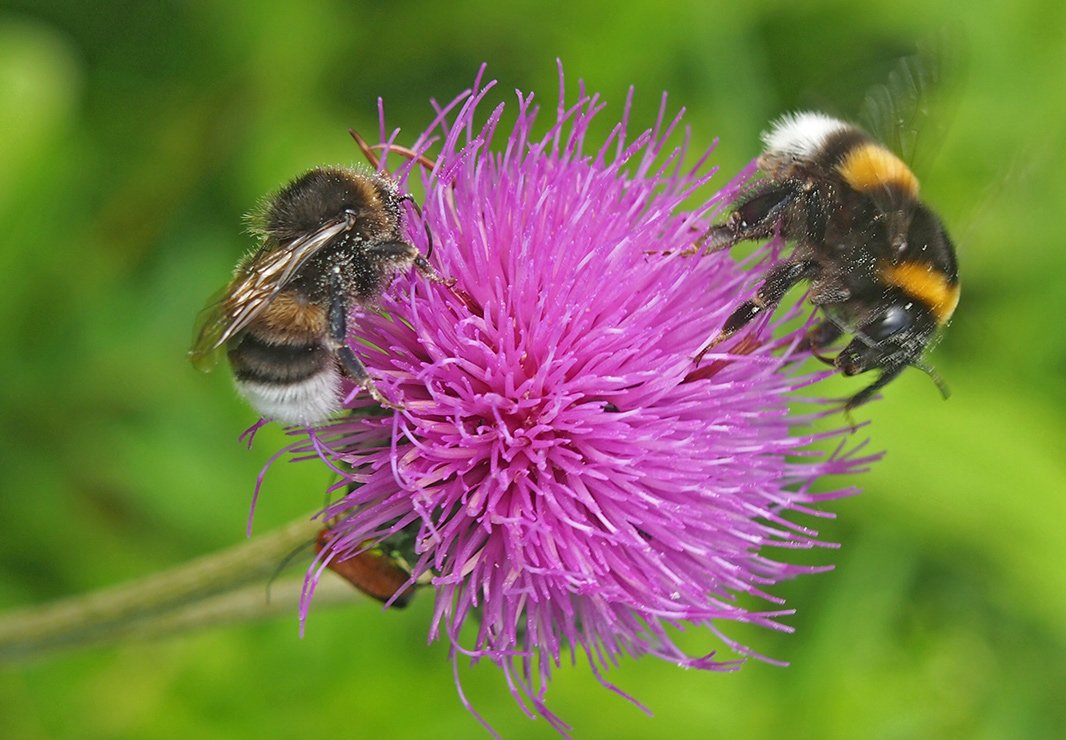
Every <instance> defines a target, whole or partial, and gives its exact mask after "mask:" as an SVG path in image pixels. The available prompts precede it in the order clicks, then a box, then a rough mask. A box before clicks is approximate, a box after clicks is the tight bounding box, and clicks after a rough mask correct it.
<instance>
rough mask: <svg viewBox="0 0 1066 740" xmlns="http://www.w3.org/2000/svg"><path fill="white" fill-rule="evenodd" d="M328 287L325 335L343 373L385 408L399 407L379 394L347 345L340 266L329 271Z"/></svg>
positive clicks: (345, 304) (359, 361)
mask: <svg viewBox="0 0 1066 740" xmlns="http://www.w3.org/2000/svg"><path fill="white" fill-rule="evenodd" d="M329 287H330V294H329V335H328V336H327V341H328V342H329V348H330V349H332V350H333V351H334V352H335V353H336V354H337V359H338V360H340V363H341V368H342V369H343V370H344V372H345V374H346V375H347V376H348V377H349V378H351V379H352V380H354V381H355V382H356V383H357V384H358V385H359V386H360V387H362V389H363V390H365V391H366V392H367V393H369V394H370V397H371V398H373V399H374V400H375V401H377V402H378V403H379V404H381V405H382V406H384V407H385V408H390V409H399V408H401V407H400V406H397V405H396V404H394V403H392V402H391V401H389V400H388V399H387V398H385V396H383V395H381V391H379V390H378V387H377V385H375V384H374V379H373V378H372V377H370V373H369V372H367V369H366V365H364V364H363V362H362V360H360V359H359V358H358V357H356V355H355V353H354V352H352V348H351V347H349V346H348V302H347V301H346V300H345V296H344V285H343V282H342V280H341V274H340V268H338V267H334V268H333V271H332V272H331V273H330V283H329Z"/></svg>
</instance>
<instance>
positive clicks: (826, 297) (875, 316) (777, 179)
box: [701, 113, 959, 409]
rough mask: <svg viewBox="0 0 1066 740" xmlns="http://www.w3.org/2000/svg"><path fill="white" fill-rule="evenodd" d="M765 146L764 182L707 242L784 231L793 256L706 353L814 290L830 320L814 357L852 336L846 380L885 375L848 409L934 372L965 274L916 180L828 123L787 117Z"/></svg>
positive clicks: (883, 151) (876, 148)
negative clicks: (907, 378) (804, 287)
mask: <svg viewBox="0 0 1066 740" xmlns="http://www.w3.org/2000/svg"><path fill="white" fill-rule="evenodd" d="M763 140H764V143H765V150H764V152H763V154H762V155H761V157H760V158H759V162H758V164H759V170H760V173H761V174H762V175H763V178H762V180H760V181H759V183H758V184H757V185H756V186H755V187H754V188H753V189H752V190H751V191H749V192H748V193H746V194H745V195H743V196H742V197H741V198H740V199H739V200H738V202H736V203H735V204H734V205H733V210H732V212H731V213H730V215H729V217H728V220H727V221H726V223H724V224H722V225H720V226H716V227H713V228H712V229H711V230H710V231H709V232H708V234H707V236H705V237H704V243H705V244H707V245H709V248H710V249H711V250H715V249H723V248H729V247H731V246H732V245H734V244H736V243H737V242H739V241H743V240H748V239H764V238H769V237H770V236H772V235H773V234H774V233H780V234H781V236H782V237H783V238H784V239H785V240H786V241H789V242H791V243H792V244H793V248H792V251H791V252H790V253H789V254H788V257H787V259H786V260H785V261H784V262H783V263H782V264H780V265H778V266H776V267H774V268H773V269H771V270H770V271H769V272H768V273H767V274H766V275H765V276H764V278H763V281H762V284H761V285H760V287H759V289H758V291H757V293H756V295H755V297H754V298H752V299H751V300H749V301H746V302H745V303H743V304H742V305H741V306H739V307H738V308H737V309H736V310H735V311H734V312H733V313H732V314H731V315H730V316H729V317H728V318H727V319H726V322H725V324H724V326H723V328H722V331H721V333H720V334H719V336H718V337H717V338H716V339H715V340H713V341H712V342H711V344H710V345H709V346H708V347H707V348H705V349H704V350H703V352H706V351H707V349H709V348H710V347H713V346H715V345H716V344H718V343H720V342H722V341H724V340H725V339H727V338H729V337H730V336H732V335H733V334H734V333H736V332H737V331H738V330H739V329H741V328H742V327H743V326H745V325H746V324H747V323H749V322H750V321H751V320H753V319H754V318H755V317H756V316H757V315H759V314H761V313H763V312H772V311H773V310H774V308H776V306H777V304H778V303H779V302H780V300H781V299H782V297H783V296H784V294H785V293H786V292H787V291H788V289H789V288H791V287H792V286H793V285H795V284H796V283H798V282H801V281H807V282H809V284H810V288H809V294H808V295H809V299H810V301H811V302H812V303H814V304H815V305H817V306H820V307H821V308H822V309H823V312H824V314H825V319H823V321H822V322H821V323H819V324H818V325H816V326H815V327H814V328H813V330H812V331H811V333H810V338H809V340H810V345H811V347H812V348H813V349H814V350H818V349H820V348H822V347H824V346H826V345H828V344H830V343H832V342H833V341H835V340H836V339H837V338H838V337H839V336H840V335H841V334H843V333H844V332H848V333H851V334H853V335H854V338H853V339H852V340H851V342H850V343H849V344H848V345H847V346H846V347H845V348H844V349H843V350H842V351H841V352H840V353H839V354H838V355H837V357H836V358H835V360H834V361H833V362H834V364H835V366H836V367H837V368H838V369H839V370H840V371H841V372H842V373H843V374H845V375H856V374H859V373H863V372H866V371H868V370H879V371H880V373H881V374H880V377H879V378H878V380H877V381H876V382H875V383H873V384H872V385H871V386H869V387H868V388H866V389H864V390H862V391H860V392H859V393H857V394H856V395H855V396H853V397H852V398H851V399H849V400H848V402H847V405H846V407H847V408H849V409H850V408H854V407H856V406H858V405H860V404H862V403H865V402H866V401H867V400H869V399H870V397H871V396H872V395H873V394H874V393H875V392H876V391H877V390H879V389H880V388H882V387H883V386H884V385H885V384H886V383H888V382H889V381H891V380H892V379H893V378H895V377H896V376H897V375H899V373H900V372H902V370H903V369H904V368H906V367H908V366H914V367H919V368H921V369H923V370H927V371H929V372H930V373H931V370H929V368H927V367H925V366H924V365H922V364H921V357H922V354H923V353H924V352H925V350H926V349H927V347H928V346H929V344H930V343H931V342H932V341H933V339H934V338H935V337H936V335H937V333H938V330H939V329H941V328H942V327H943V326H945V325H946V324H947V323H948V321H949V320H950V319H951V316H952V314H953V313H954V311H955V307H956V306H957V304H958V300H959V278H958V265H957V261H956V256H955V248H954V245H953V244H952V242H951V239H950V237H949V236H948V234H947V232H946V230H945V229H944V226H943V224H942V223H941V221H940V219H939V218H938V217H937V216H936V214H935V213H933V211H932V210H930V209H929V207H928V206H926V205H925V204H924V203H923V202H922V201H921V200H920V199H919V197H918V191H919V185H918V179H917V178H916V177H915V175H914V173H913V172H911V170H910V168H909V167H907V165H906V164H904V163H903V161H902V160H900V159H899V158H898V157H897V156H896V155H895V154H893V153H892V152H891V151H889V150H888V149H887V148H886V147H885V146H884V145H882V144H881V143H879V142H878V141H876V140H875V139H873V138H872V137H871V136H870V135H869V134H867V133H866V132H865V131H863V130H862V129H860V128H858V127H857V126H855V125H853V124H850V123H846V122H844V121H840V120H837V119H835V118H832V117H830V116H827V115H824V114H821V113H797V114H792V115H788V116H785V117H783V118H781V119H780V120H778V121H777V122H776V123H775V124H774V125H773V126H772V128H771V129H770V131H769V132H768V133H766V134H764V136H763ZM703 352H701V356H702V354H703ZM934 379H936V378H935V376H934ZM942 390H943V388H942Z"/></svg>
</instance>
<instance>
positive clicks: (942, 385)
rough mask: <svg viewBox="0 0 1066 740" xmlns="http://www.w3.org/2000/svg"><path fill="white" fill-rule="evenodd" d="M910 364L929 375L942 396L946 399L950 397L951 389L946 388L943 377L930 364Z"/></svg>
mask: <svg viewBox="0 0 1066 740" xmlns="http://www.w3.org/2000/svg"><path fill="white" fill-rule="evenodd" d="M910 366H911V367H913V368H917V369H918V370H921V371H922V372H923V373H925V374H926V375H928V376H929V379H930V380H932V381H933V382H934V383H936V387H937V389H938V390H939V391H940V395H941V396H943V397H944V400H945V401H946V400H947V399H948V398H950V397H951V390H950V389H949V388H948V384H947V383H945V382H944V379H943V378H941V377H940V375H939V374H937V371H936V370H934V369H933V368H932V367H931V366H929V365H926V364H925V363H924V362H912V363H910Z"/></svg>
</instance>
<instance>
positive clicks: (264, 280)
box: [189, 220, 349, 370]
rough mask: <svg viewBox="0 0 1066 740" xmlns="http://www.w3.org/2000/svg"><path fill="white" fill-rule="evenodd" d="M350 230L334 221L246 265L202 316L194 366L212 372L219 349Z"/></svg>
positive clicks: (260, 253)
mask: <svg viewBox="0 0 1066 740" xmlns="http://www.w3.org/2000/svg"><path fill="white" fill-rule="evenodd" d="M348 227H349V223H348V221H347V220H343V221H331V222H329V223H327V224H325V225H324V226H322V228H320V229H319V230H318V231H316V232H314V233H312V234H309V235H307V236H305V237H301V238H299V239H295V240H293V241H291V242H289V243H288V244H285V245H283V246H282V247H280V248H278V249H261V250H260V251H258V252H256V253H255V254H254V255H253V256H252V257H251V258H250V259H248V260H247V261H246V262H244V263H243V264H242V265H241V266H240V268H238V271H237V276H236V277H235V278H234V279H233V282H232V283H230V285H229V287H227V288H226V290H224V291H223V292H222V295H221V296H220V297H219V298H218V299H217V300H214V301H212V302H210V303H208V305H207V308H205V309H204V310H203V312H202V313H201V314H200V319H199V321H198V322H197V326H198V330H197V336H196V341H195V343H194V344H193V348H192V350H190V352H189V360H190V361H191V362H192V363H193V365H195V366H196V367H197V368H200V369H201V370H207V369H210V368H211V366H212V365H213V364H214V359H215V356H216V355H217V350H218V349H219V348H221V347H222V346H223V345H225V344H226V342H228V341H229V340H230V339H232V338H233V337H235V336H236V335H237V334H239V333H240V332H241V331H242V330H243V329H245V328H247V326H248V325H249V324H250V323H251V322H252V321H253V320H254V319H255V317H256V316H258V315H259V314H260V313H261V312H262V311H263V309H264V308H266V307H267V306H268V305H270V302H271V301H272V300H274V297H275V296H277V294H278V292H279V291H281V290H282V288H284V287H285V286H286V285H287V284H288V283H289V281H291V280H292V279H293V277H295V276H296V275H297V274H298V273H299V271H300V268H302V267H303V266H304V265H305V264H307V261H308V260H309V259H311V258H312V257H314V256H315V255H316V254H318V252H319V251H320V250H321V249H322V248H323V247H324V246H326V245H327V244H329V243H330V241H332V240H333V238H334V237H336V236H337V235H338V234H340V233H341V232H343V231H345V230H346V229H347V228H348Z"/></svg>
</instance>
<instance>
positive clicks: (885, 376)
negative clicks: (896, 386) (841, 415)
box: [844, 365, 907, 413]
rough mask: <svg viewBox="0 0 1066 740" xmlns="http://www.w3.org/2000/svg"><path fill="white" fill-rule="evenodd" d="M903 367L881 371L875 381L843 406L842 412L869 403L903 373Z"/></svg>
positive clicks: (898, 366)
mask: <svg viewBox="0 0 1066 740" xmlns="http://www.w3.org/2000/svg"><path fill="white" fill-rule="evenodd" d="M905 367H907V366H906V365H896V366H895V367H887V368H885V369H883V370H882V371H881V376H880V377H879V378H878V379H877V380H875V381H874V382H873V383H871V384H870V385H868V386H867V387H865V388H863V389H862V390H861V391H859V392H858V393H856V394H855V395H854V396H852V397H851V398H849V399H848V401H847V403H845V404H844V412H845V413H847V412H849V411H851V410H852V409H855V408H858V407H859V406H862V405H863V404H864V403H866V402H867V401H869V400H870V399H871V398H872V397H873V395H874V394H875V393H877V392H878V391H879V390H881V389H882V388H884V387H885V386H886V385H888V383H890V382H891V381H893V380H895V378H896V376H898V375H899V374H900V373H901V372H903V369H904V368H905Z"/></svg>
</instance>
